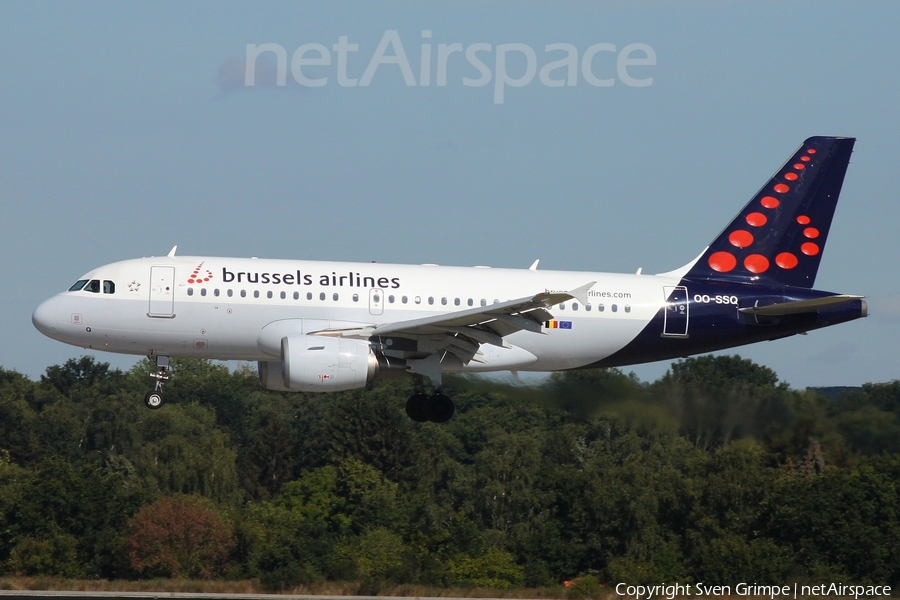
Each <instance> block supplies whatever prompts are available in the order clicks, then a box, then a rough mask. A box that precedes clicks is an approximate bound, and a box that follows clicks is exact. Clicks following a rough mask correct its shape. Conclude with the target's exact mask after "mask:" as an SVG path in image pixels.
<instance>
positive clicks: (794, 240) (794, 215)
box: [685, 137, 856, 288]
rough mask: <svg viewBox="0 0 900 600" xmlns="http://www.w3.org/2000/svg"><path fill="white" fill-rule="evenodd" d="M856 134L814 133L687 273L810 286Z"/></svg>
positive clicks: (698, 277) (713, 277) (707, 277)
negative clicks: (840, 136)
mask: <svg viewBox="0 0 900 600" xmlns="http://www.w3.org/2000/svg"><path fill="white" fill-rule="evenodd" d="M855 141H856V140H855V139H854V138H839V137H811V138H809V139H808V140H806V141H805V142H803V145H801V146H800V148H799V149H798V150H797V151H796V152H794V154H793V156H791V158H790V159H789V160H788V161H787V162H786V163H784V165H783V166H782V167H781V168H780V169H779V170H778V171H777V172H776V173H775V175H774V176H773V177H772V178H771V179H770V180H769V181H768V183H766V185H764V186H763V187H762V189H761V190H760V191H759V192H757V194H756V196H754V197H753V199H752V200H751V201H750V202H749V203H748V204H747V206H745V207H744V209H743V210H742V211H741V212H740V213H739V214H738V215H737V217H735V219H734V220H733V221H732V222H731V223H730V224H729V225H728V227H726V228H725V229H724V230H723V231H722V233H721V234H719V236H718V237H717V238H716V239H715V240H714V241H713V242H712V243H711V244H710V245H709V248H707V250H706V251H705V252H704V253H703V255H701V256H700V258H699V260H697V261H696V262H695V263H694V265H693V266H692V267H691V268H690V270H689V271H688V272H687V274H686V275H685V277H686V278H688V279H694V280H703V279H725V280H732V281H733V280H744V281H748V282H749V281H757V280H762V279H765V280H768V281H769V282H772V281H774V282H776V283H779V284H782V285H790V286H797V287H805V288H811V287H812V286H813V284H814V283H815V280H816V272H817V271H818V270H819V262H820V261H821V259H822V252H823V250H824V249H825V241H826V240H827V239H828V230H829V229H830V227H831V218H832V217H833V216H834V209H835V207H836V206H837V201H838V196H839V195H840V193H841V186H842V185H843V183H844V174H845V173H846V172H847V165H848V164H849V162H850V154H851V152H852V151H853V144H854V142H855Z"/></svg>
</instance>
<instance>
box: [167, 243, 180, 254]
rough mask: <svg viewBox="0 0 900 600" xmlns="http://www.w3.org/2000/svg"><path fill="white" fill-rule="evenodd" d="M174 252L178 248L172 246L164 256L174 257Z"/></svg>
mask: <svg viewBox="0 0 900 600" xmlns="http://www.w3.org/2000/svg"><path fill="white" fill-rule="evenodd" d="M176 250H178V246H177V245H175V246H172V249H171V250H169V253H168V254H166V256H175V251H176Z"/></svg>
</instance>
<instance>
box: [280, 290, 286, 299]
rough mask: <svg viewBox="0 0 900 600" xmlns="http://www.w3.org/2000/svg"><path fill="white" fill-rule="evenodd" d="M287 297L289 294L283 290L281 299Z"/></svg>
mask: <svg viewBox="0 0 900 600" xmlns="http://www.w3.org/2000/svg"><path fill="white" fill-rule="evenodd" d="M285 298H287V294H286V293H285V292H281V299H282V300H284V299H285Z"/></svg>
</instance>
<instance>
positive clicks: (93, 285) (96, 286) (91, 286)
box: [84, 279, 100, 294]
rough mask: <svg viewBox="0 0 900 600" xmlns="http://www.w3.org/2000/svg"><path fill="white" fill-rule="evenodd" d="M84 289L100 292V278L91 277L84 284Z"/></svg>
mask: <svg viewBox="0 0 900 600" xmlns="http://www.w3.org/2000/svg"><path fill="white" fill-rule="evenodd" d="M84 291H86V292H92V293H94V294H99V293H100V280H99V279H91V280H90V281H89V282H88V284H87V285H86V286H84Z"/></svg>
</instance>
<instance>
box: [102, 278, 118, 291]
mask: <svg viewBox="0 0 900 600" xmlns="http://www.w3.org/2000/svg"><path fill="white" fill-rule="evenodd" d="M103 293H104V294H115V293H116V284H115V283H113V282H112V281H106V280H104V281H103Z"/></svg>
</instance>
